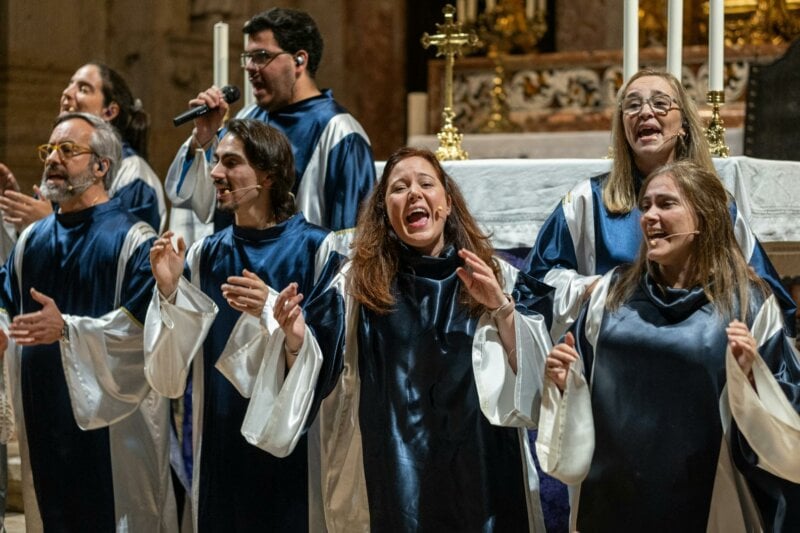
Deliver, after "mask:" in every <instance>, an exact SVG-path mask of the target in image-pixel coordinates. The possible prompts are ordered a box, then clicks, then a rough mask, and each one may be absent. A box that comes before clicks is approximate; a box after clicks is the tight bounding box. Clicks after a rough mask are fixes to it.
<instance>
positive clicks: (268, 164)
mask: <svg viewBox="0 0 800 533" xmlns="http://www.w3.org/2000/svg"><path fill="white" fill-rule="evenodd" d="M227 128H228V131H227V132H226V133H225V134H226V135H228V134H230V135H233V136H234V137H236V138H237V139H239V140H240V141H242V145H243V146H244V154H245V155H246V156H247V161H248V162H249V163H250V165H251V166H252V167H253V168H256V169H258V170H261V171H263V172H266V173H267V174H268V175H269V178H270V179H271V180H272V187H271V189H270V200H271V201H272V209H273V211H274V213H275V219H276V221H277V222H282V221H284V220H286V219H288V218H289V217H291V216H292V215H293V214H295V213H296V212H297V207H296V205H295V201H294V195H293V194H292V187H294V182H295V179H296V174H295V168H294V155H293V154H292V146H291V145H290V144H289V140H288V139H287V138H286V136H285V135H284V134H283V133H281V132H280V131H278V130H277V129H275V128H273V127H272V126H269V125H268V124H265V123H264V122H261V121H260V120H255V119H250V118H245V119H233V120H231V121H230V122H228V124H227Z"/></svg>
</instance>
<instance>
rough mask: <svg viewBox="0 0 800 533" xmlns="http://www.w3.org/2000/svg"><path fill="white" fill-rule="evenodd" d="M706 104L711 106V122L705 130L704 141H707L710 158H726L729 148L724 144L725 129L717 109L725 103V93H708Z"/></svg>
mask: <svg viewBox="0 0 800 533" xmlns="http://www.w3.org/2000/svg"><path fill="white" fill-rule="evenodd" d="M706 102H708V103H709V104H711V120H710V121H709V122H708V127H707V128H706V139H708V149H709V151H710V152H711V155H712V156H716V157H728V155H730V152H731V150H730V148H729V147H728V145H727V144H725V127H724V124H725V123H724V122H723V121H722V117H721V116H720V114H719V108H720V106H721V105H723V104H724V103H725V91H708V94H707V95H706Z"/></svg>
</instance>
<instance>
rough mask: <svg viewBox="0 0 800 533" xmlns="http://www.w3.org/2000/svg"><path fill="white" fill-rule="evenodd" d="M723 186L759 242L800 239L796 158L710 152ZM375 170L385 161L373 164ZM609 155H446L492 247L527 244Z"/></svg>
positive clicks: (799, 181)
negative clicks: (466, 158)
mask: <svg viewBox="0 0 800 533" xmlns="http://www.w3.org/2000/svg"><path fill="white" fill-rule="evenodd" d="M714 163H715V165H716V167H717V170H718V171H719V174H720V177H721V178H722V180H723V182H724V183H725V187H726V188H727V189H728V190H729V191H730V192H731V193H732V194H733V196H734V197H735V198H736V203H737V206H738V208H739V209H740V210H741V212H742V213H743V215H744V216H745V218H746V219H747V220H748V221H749V222H750V224H751V225H752V227H753V231H754V232H755V233H756V235H757V236H758V238H759V239H760V240H761V241H764V242H770V241H800V162H794V161H770V160H765V159H754V158H750V157H744V156H738V157H730V158H727V159H715V160H714ZM376 166H377V169H378V174H379V175H380V173H381V172H382V170H383V166H384V163H383V162H378V163H377V164H376ZM610 166H611V161H610V160H608V159H476V160H470V161H448V162H445V163H444V168H445V170H446V171H447V172H448V174H450V175H451V176H452V177H453V179H455V180H456V181H457V182H458V184H459V186H460V188H461V190H462V192H463V193H464V196H465V197H466V200H467V203H468V205H469V208H470V210H471V212H472V214H473V215H474V216H475V217H476V218H477V220H478V222H479V223H480V224H481V225H482V227H483V228H484V229H486V230H488V231H489V232H491V233H492V243H493V245H494V246H495V248H497V249H510V248H529V247H531V246H532V245H533V242H534V239H535V238H536V234H537V233H538V232H539V229H540V228H541V226H542V223H543V222H544V221H545V219H546V218H547V216H548V215H550V213H551V212H552V211H553V209H555V207H556V205H557V204H558V202H559V201H561V198H562V197H563V196H564V195H565V194H566V193H567V191H569V190H570V189H571V188H572V187H573V186H574V185H575V184H576V183H577V182H578V181H580V180H583V179H586V178H589V177H591V176H595V175H597V174H600V173H603V172H607V171H608V170H609V168H610Z"/></svg>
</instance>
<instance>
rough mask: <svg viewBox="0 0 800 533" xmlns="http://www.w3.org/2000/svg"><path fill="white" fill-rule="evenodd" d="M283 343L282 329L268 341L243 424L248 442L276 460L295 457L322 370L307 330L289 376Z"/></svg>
mask: <svg viewBox="0 0 800 533" xmlns="http://www.w3.org/2000/svg"><path fill="white" fill-rule="evenodd" d="M284 339H285V336H284V334H283V330H281V329H278V330H277V331H275V333H274V334H273V335H271V336H270V337H269V340H268V341H267V347H266V353H265V355H264V359H263V361H262V364H261V368H260V369H259V372H258V375H257V377H256V380H255V383H254V386H253V390H252V397H251V399H250V403H249V405H248V407H247V413H245V417H244V421H243V422H242V435H243V436H244V438H245V439H246V440H247V442H249V443H250V444H252V445H254V446H257V447H259V448H261V449H262V450H264V451H267V452H269V453H271V454H272V455H274V456H276V457H286V456H287V455H289V454H290V453H292V451H293V450H294V448H295V446H297V442H298V440H300V437H301V436H302V435H303V433H304V432H305V428H306V425H307V422H308V415H309V413H310V411H311V406H312V404H313V401H314V389H315V387H316V385H317V379H318V378H319V372H320V369H321V368H322V351H321V350H320V348H319V345H318V344H317V341H316V339H314V336H313V335H312V334H311V329H310V328H306V333H305V337H304V339H303V345H302V347H301V348H300V351H299V352H298V354H297V360H296V361H295V363H294V364H293V365H292V368H291V369H290V370H289V372H288V374H287V373H286V357H285V354H284V348H283V346H284Z"/></svg>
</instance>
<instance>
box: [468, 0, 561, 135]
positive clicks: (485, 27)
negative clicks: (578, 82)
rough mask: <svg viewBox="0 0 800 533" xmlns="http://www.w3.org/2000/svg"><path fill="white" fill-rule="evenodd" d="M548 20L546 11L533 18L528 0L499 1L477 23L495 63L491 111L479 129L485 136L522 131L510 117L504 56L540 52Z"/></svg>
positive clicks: (537, 13)
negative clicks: (517, 52) (511, 52)
mask: <svg viewBox="0 0 800 533" xmlns="http://www.w3.org/2000/svg"><path fill="white" fill-rule="evenodd" d="M545 17H546V12H544V11H536V12H534V13H532V17H529V16H528V13H526V5H525V2H524V0H499V1H498V2H497V4H496V5H494V7H492V8H487V9H486V11H484V12H483V13H482V14H481V15H480V16H479V17H478V18H477V20H476V21H475V30H476V32H477V33H478V37H479V38H480V41H481V43H482V44H483V47H484V48H485V49H486V56H487V57H488V58H489V59H490V60H491V61H492V63H493V64H494V76H493V78H492V90H491V92H490V94H491V98H492V103H491V110H490V112H489V117H488V118H487V119H486V121H485V122H484V123H483V125H482V126H481V128H480V129H479V131H480V132H481V133H498V132H516V131H521V130H522V128H521V127H520V126H519V124H516V123H514V122H512V121H511V120H510V119H509V117H508V101H507V95H506V89H505V67H504V66H503V57H504V56H505V55H506V54H508V53H509V52H510V51H512V50H515V51H519V52H521V53H531V52H534V51H536V50H537V48H538V44H539V41H540V40H541V39H542V37H544V35H545V33H546V32H547V22H546V19H545Z"/></svg>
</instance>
